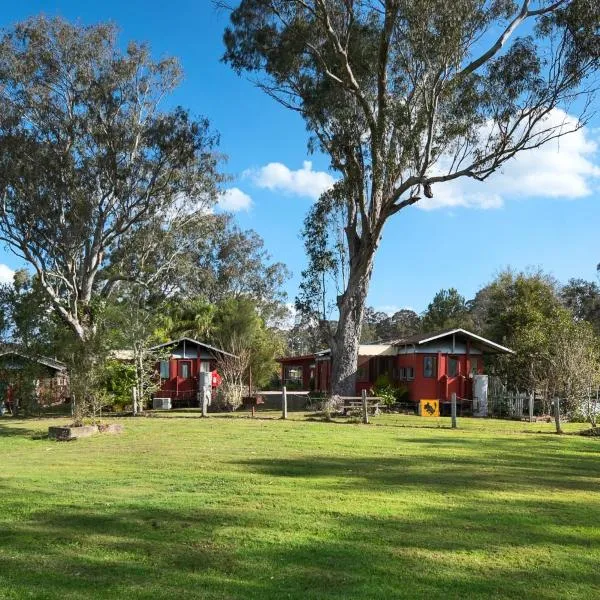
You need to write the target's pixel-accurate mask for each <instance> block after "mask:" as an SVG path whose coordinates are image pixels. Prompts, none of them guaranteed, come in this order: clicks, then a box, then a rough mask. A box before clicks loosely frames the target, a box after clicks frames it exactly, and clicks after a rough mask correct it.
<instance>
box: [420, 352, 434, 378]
mask: <svg viewBox="0 0 600 600" xmlns="http://www.w3.org/2000/svg"><path fill="white" fill-rule="evenodd" d="M423 377H437V358H436V357H435V356H425V357H424V358H423Z"/></svg>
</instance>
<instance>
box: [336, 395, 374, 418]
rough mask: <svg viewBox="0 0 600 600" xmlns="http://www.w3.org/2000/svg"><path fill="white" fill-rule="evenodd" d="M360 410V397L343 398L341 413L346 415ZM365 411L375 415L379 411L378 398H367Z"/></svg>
mask: <svg viewBox="0 0 600 600" xmlns="http://www.w3.org/2000/svg"><path fill="white" fill-rule="evenodd" d="M369 400H376V402H369ZM357 410H358V411H360V410H362V399H361V398H345V399H344V406H343V407H342V414H343V415H344V416H347V415H348V413H351V412H355V411H357ZM367 411H369V414H371V415H373V416H377V415H378V414H379V413H380V412H381V411H380V410H379V398H367Z"/></svg>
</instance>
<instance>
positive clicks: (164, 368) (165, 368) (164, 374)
mask: <svg viewBox="0 0 600 600" xmlns="http://www.w3.org/2000/svg"><path fill="white" fill-rule="evenodd" d="M160 378H161V379H169V361H168V360H161V361H160Z"/></svg>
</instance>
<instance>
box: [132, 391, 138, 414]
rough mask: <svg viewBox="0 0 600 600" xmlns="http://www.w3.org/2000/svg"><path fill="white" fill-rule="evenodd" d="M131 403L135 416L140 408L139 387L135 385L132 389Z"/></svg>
mask: <svg viewBox="0 0 600 600" xmlns="http://www.w3.org/2000/svg"><path fill="white" fill-rule="evenodd" d="M131 405H132V406H133V416H134V417H135V415H137V408H138V403H137V388H136V387H135V386H133V388H132V389H131Z"/></svg>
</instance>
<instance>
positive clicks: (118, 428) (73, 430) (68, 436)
mask: <svg viewBox="0 0 600 600" xmlns="http://www.w3.org/2000/svg"><path fill="white" fill-rule="evenodd" d="M122 431H123V426H122V425H119V424H117V423H111V424H110V425H82V426H79V427H71V426H64V427H48V437H49V438H50V439H51V440H57V441H59V442H69V441H71V440H76V439H79V438H84V437H91V436H92V435H96V434H97V433H121V432H122Z"/></svg>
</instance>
